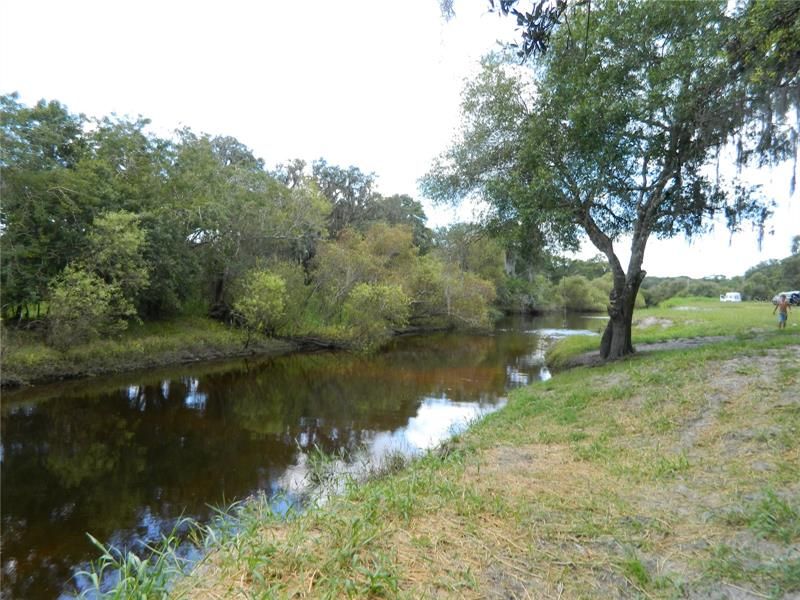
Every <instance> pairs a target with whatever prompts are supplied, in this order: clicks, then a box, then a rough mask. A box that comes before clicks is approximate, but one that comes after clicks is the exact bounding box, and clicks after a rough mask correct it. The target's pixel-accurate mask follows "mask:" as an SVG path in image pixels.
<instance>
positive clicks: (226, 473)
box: [0, 315, 603, 600]
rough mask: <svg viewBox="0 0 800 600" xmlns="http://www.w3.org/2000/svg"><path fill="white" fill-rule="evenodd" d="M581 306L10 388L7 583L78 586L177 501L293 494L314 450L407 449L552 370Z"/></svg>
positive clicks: (146, 536)
mask: <svg viewBox="0 0 800 600" xmlns="http://www.w3.org/2000/svg"><path fill="white" fill-rule="evenodd" d="M602 325H603V322H602V321H600V320H597V319H596V318H591V317H581V316H577V315H550V316H546V317H536V318H528V317H515V318H509V319H505V320H503V321H501V322H500V323H498V325H497V328H496V329H495V331H494V332H493V333H492V334H490V335H475V334H464V333H437V334H426V335H417V336H408V337H400V338H397V339H395V340H393V341H392V343H391V344H390V345H389V346H388V347H387V348H385V349H384V350H383V351H381V352H379V353H377V354H375V355H372V356H369V357H361V356H354V355H351V354H347V353H342V352H339V353H333V352H317V353H310V354H293V355H288V356H280V357H272V358H260V359H248V360H236V361H225V362H214V363H203V364H191V365H181V366H176V367H172V368H164V369H162V370H151V371H146V372H134V373H127V374H124V375H119V376H115V377H109V378H102V379H92V380H83V381H75V382H69V383H64V384H58V385H49V386H41V387H37V388H32V389H28V390H20V391H15V392H8V393H4V394H3V404H2V437H1V438H0V478H1V481H0V485H1V486H2V487H1V488H0V489H1V490H2V491H1V495H2V497H1V500H2V505H0V507H1V510H2V513H1V516H2V591H1V592H0V595H1V596H2V598H3V599H6V598H25V599H30V600H36V599H39V598H42V599H45V598H46V599H53V598H59V597H63V598H66V597H72V596H74V594H75V593H76V592H77V591H78V589H77V587H76V586H77V585H78V584H79V580H76V578H75V574H76V573H77V572H78V571H79V570H81V569H82V568H86V563H87V561H88V560H90V559H92V558H95V557H96V556H97V555H98V551H97V549H96V548H94V547H93V546H92V545H91V544H90V542H89V540H88V537H87V535H86V533H87V532H88V533H91V534H92V535H93V536H95V537H96V538H97V539H99V540H100V541H102V542H104V543H111V544H114V545H115V546H116V547H119V548H133V549H137V548H141V546H142V544H143V543H147V542H152V541H155V540H157V539H159V537H160V535H161V534H162V533H164V532H168V531H170V530H171V529H172V527H173V526H174V524H175V522H176V520H177V519H178V518H179V517H180V516H185V517H192V518H194V519H197V520H198V521H201V522H205V521H208V520H209V519H210V518H211V517H212V516H213V511H212V509H210V508H209V505H217V506H221V505H225V504H227V503H230V502H231V501H234V500H237V499H241V498H246V497H247V496H248V495H251V494H253V493H255V492H258V491H263V492H265V493H266V494H268V495H269V496H271V497H272V496H274V497H277V496H280V497H282V498H286V500H284V501H285V502H293V501H295V500H297V499H298V498H301V497H302V495H303V493H304V491H305V490H306V483H307V480H308V477H307V474H308V455H309V452H316V451H317V449H319V450H321V451H323V452H325V453H332V452H340V451H347V452H356V451H359V452H360V453H361V454H362V455H363V454H366V455H367V456H369V457H371V459H372V460H373V461H376V462H380V460H381V457H382V456H385V455H386V454H387V453H393V452H402V453H404V454H406V455H413V454H415V453H419V452H422V451H424V450H425V449H428V448H431V447H433V446H435V445H436V444H438V443H440V442H441V441H443V440H444V439H446V438H447V437H448V436H450V435H452V434H453V433H454V432H455V431H457V430H458V429H459V428H463V427H465V426H466V425H467V424H468V423H469V422H471V421H473V420H475V419H476V418H479V417H480V416H481V415H484V414H486V413H488V412H491V411H493V410H497V409H498V408H500V407H502V406H503V405H504V403H505V401H506V394H507V393H508V391H509V390H510V389H513V388H514V387H518V386H521V385H526V384H528V383H532V382H534V381H537V380H541V379H545V378H548V377H549V373H548V372H547V369H546V368H545V366H544V357H543V352H544V348H545V346H546V343H547V340H548V339H550V338H552V337H558V336H561V335H570V334H576V333H592V332H597V331H598V330H599V329H600V327H601V326H602Z"/></svg>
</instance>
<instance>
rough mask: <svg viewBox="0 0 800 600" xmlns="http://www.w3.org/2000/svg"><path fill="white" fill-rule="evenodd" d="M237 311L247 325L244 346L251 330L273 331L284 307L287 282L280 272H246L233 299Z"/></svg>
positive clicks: (236, 313) (234, 308) (246, 344)
mask: <svg viewBox="0 0 800 600" xmlns="http://www.w3.org/2000/svg"><path fill="white" fill-rule="evenodd" d="M233 310H234V314H235V315H237V316H238V317H239V318H240V319H241V321H242V323H243V324H244V326H245V328H246V329H247V332H248V335H247V341H246V342H245V345H244V346H245V348H247V347H248V346H249V345H250V337H251V335H252V334H253V333H254V332H261V333H267V334H272V333H274V332H275V329H276V327H277V326H278V323H279V320H280V319H281V317H282V316H283V314H284V312H285V310H286V283H285V282H284V281H283V279H282V278H281V277H280V276H279V275H274V274H272V273H270V272H268V271H260V270H253V271H250V272H249V273H248V274H247V275H246V276H245V280H244V283H243V285H242V288H241V292H240V293H239V298H238V299H237V300H236V301H235V302H234V303H233Z"/></svg>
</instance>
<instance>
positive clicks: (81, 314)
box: [47, 266, 136, 351]
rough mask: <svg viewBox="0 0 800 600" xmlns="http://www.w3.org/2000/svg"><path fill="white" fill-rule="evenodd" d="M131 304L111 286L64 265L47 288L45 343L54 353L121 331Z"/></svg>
mask: <svg viewBox="0 0 800 600" xmlns="http://www.w3.org/2000/svg"><path fill="white" fill-rule="evenodd" d="M135 315H136V311H135V309H134V307H133V305H132V304H131V303H130V302H129V301H128V300H126V299H125V297H124V295H123V293H122V290H121V289H120V288H119V286H117V285H115V284H110V283H106V282H105V281H103V280H102V279H100V278H99V277H98V276H97V275H95V274H94V273H90V272H87V271H85V270H82V269H79V268H75V267H72V266H68V267H67V268H65V269H64V271H63V272H62V274H61V275H60V276H59V277H58V278H56V280H55V282H54V283H53V284H52V286H51V288H50V314H49V315H48V329H47V343H48V344H49V345H51V346H53V347H54V348H56V349H58V350H62V351H63V350H66V349H67V348H69V347H70V346H73V345H76V344H83V343H86V342H89V341H91V340H94V339H97V338H99V337H100V336H111V335H115V334H118V333H121V332H122V331H124V330H125V329H126V328H127V326H128V323H127V320H126V319H128V318H130V317H134V316H135Z"/></svg>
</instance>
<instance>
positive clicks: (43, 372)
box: [2, 317, 291, 385]
mask: <svg viewBox="0 0 800 600" xmlns="http://www.w3.org/2000/svg"><path fill="white" fill-rule="evenodd" d="M246 341H247V334H246V333H245V332H243V331H241V330H238V329H234V328H231V327H228V326H226V325H224V324H222V323H220V322H218V321H214V320H212V319H207V318H204V317H184V318H178V319H173V320H169V321H158V322H150V323H145V324H143V325H139V326H132V327H131V328H130V329H129V330H128V331H126V332H125V333H124V334H123V335H122V336H120V337H119V338H117V339H103V340H96V341H94V342H91V343H88V344H82V345H77V346H74V347H72V348H70V349H69V350H67V351H66V352H59V351H57V350H54V349H53V348H50V347H48V346H46V345H45V344H44V342H43V341H42V340H41V338H40V336H37V335H34V334H29V333H28V334H26V333H25V332H19V331H9V332H7V333H6V336H5V339H4V340H3V341H2V346H3V356H2V382H3V385H13V384H16V385H19V384H27V383H42V382H47V381H53V380H56V379H63V378H76V377H86V376H94V375H103V374H108V373H117V372H121V371H128V370H132V369H142V368H150V367H154V366H162V365H165V364H178V363H182V362H189V361H194V360H206V359H214V358H224V357H234V356H241V355H244V354H250V353H254V352H258V353H269V352H285V351H287V350H288V349H290V348H291V346H290V345H289V344H287V343H285V342H281V341H278V340H273V339H269V338H266V337H262V336H253V338H252V339H251V340H250V344H249V346H248V347H247V348H245V342H246Z"/></svg>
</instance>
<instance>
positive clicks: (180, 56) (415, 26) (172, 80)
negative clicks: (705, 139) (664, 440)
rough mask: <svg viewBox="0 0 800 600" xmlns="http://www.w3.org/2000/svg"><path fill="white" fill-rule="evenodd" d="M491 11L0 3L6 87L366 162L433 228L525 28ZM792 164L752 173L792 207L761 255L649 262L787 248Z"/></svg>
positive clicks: (295, 151) (674, 270)
mask: <svg viewBox="0 0 800 600" xmlns="http://www.w3.org/2000/svg"><path fill="white" fill-rule="evenodd" d="M487 6H488V0H460V1H459V2H457V3H456V9H457V12H458V14H457V17H456V18H455V19H453V20H451V21H450V22H444V21H443V19H442V17H441V14H440V12H439V3H438V0H403V1H402V2H399V1H393V2H388V1H383V0H336V1H333V0H306V1H303V2H300V1H293V2H288V1H285V0H282V1H279V0H260V1H257V0H250V1H246V0H227V1H226V2H224V3H223V2H206V1H192V2H190V1H179V0H171V1H165V0H159V1H153V0H139V1H137V2H131V1H129V0H94V1H89V0H70V1H64V0H36V1H34V0H28V1H23V0H0V93H3V94H4V93H9V92H13V91H17V92H19V93H20V96H21V100H22V102H23V103H25V104H28V105H30V104H33V103H35V102H36V101H37V100H39V99H40V98H46V99H48V100H51V99H54V100H59V101H61V102H63V103H64V104H66V105H67V107H68V108H69V109H70V110H71V111H72V112H82V113H85V114H87V115H89V116H103V115H108V114H110V113H112V112H114V113H117V114H119V115H129V116H137V115H142V116H145V117H148V118H150V119H152V121H153V128H154V130H155V131H156V132H157V133H158V134H160V135H167V134H169V133H170V132H171V131H172V130H174V129H176V128H178V127H181V126H188V127H190V128H192V129H193V130H195V131H198V132H206V133H210V134H215V135H216V134H220V135H232V136H234V137H236V138H238V139H239V140H240V141H241V142H243V143H244V144H246V145H248V146H249V147H251V148H252V149H253V150H254V153H255V154H256V155H257V156H260V157H262V158H264V160H265V161H266V163H267V165H269V166H270V167H271V166H274V165H275V164H277V163H279V162H283V161H285V160H287V159H291V158H303V159H305V160H307V161H309V162H310V161H312V160H314V159H317V158H320V157H322V158H325V159H326V160H327V161H328V162H329V163H331V164H337V165H340V166H343V167H347V166H350V165H355V166H357V167H359V168H360V169H361V170H362V171H365V172H374V173H375V174H376V175H377V176H378V185H379V190H380V191H381V192H382V193H384V194H393V193H406V194H409V195H411V196H413V197H415V198H417V199H419V200H422V201H423V203H424V204H425V206H426V211H427V213H428V215H429V225H432V226H437V225H442V224H445V223H446V222H447V221H449V220H452V219H455V218H464V217H465V216H468V215H469V210H466V209H462V210H461V211H458V212H457V211H455V210H453V209H433V208H432V207H431V206H430V203H428V202H427V200H426V199H424V198H423V197H422V196H421V195H420V193H419V191H418V190H417V185H416V182H417V179H418V178H419V177H420V176H422V175H423V174H424V173H425V172H426V171H427V169H428V168H429V166H430V164H431V161H432V159H433V157H434V156H436V155H437V154H439V153H440V152H441V151H442V150H444V149H445V148H446V147H447V145H448V143H449V142H450V140H451V139H452V138H453V136H454V135H455V132H456V131H457V128H458V126H459V112H458V107H459V99H460V92H461V88H462V85H463V80H464V78H465V77H469V76H470V75H471V74H473V73H475V71H476V63H477V60H478V59H479V57H480V56H481V55H482V54H484V53H486V52H487V51H489V50H491V49H492V48H495V47H497V46H496V40H497V39H499V38H505V39H508V37H509V32H510V31H511V26H512V25H513V24H512V23H511V22H510V20H508V19H506V20H501V19H499V18H498V17H497V16H495V15H492V14H488V12H487ZM790 174H791V168H790V166H789V167H787V168H784V169H781V170H779V171H776V172H769V173H758V172H753V173H752V174H748V178H749V179H752V180H754V181H755V180H758V181H759V182H761V183H763V184H764V185H765V186H766V187H765V192H766V194H767V195H769V196H771V197H773V198H774V199H775V200H776V201H778V202H779V204H780V207H779V210H778V213H777V215H776V218H775V219H773V221H772V223H771V228H772V229H773V230H774V234H773V235H769V236H767V238H766V240H765V243H764V246H763V248H762V250H761V251H759V250H758V247H757V245H756V241H755V235H754V234H753V233H752V232H749V231H748V232H746V233H744V234H739V235H737V236H734V238H733V244H732V245H730V244H729V235H728V233H727V232H726V231H724V230H722V231H718V232H716V233H715V234H714V235H711V236H706V237H704V238H702V239H699V240H697V241H695V242H694V243H693V244H692V245H689V244H687V243H686V242H685V241H684V240H682V239H679V240H672V241H669V242H657V241H655V240H652V241H651V243H650V244H649V246H648V250H647V254H646V256H645V269H647V270H648V272H649V273H651V274H653V275H662V276H666V275H691V276H704V275H713V274H724V275H737V274H742V273H743V272H744V270H745V269H747V268H748V267H750V266H753V265H754V264H756V263H758V262H760V261H762V260H766V259H768V258H783V257H785V256H787V255H788V253H789V247H790V243H791V237H792V236H793V235H796V234H800V201H798V199H797V193H795V197H794V198H792V199H791V201H790V198H789V183H788V181H789V176H790ZM593 253H594V252H593V250H592V249H591V246H590V245H589V244H588V243H587V249H586V251H585V253H584V255H586V256H590V255H592V254H593ZM623 254H624V253H623Z"/></svg>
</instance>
